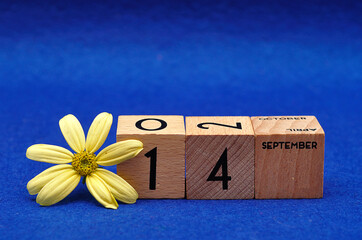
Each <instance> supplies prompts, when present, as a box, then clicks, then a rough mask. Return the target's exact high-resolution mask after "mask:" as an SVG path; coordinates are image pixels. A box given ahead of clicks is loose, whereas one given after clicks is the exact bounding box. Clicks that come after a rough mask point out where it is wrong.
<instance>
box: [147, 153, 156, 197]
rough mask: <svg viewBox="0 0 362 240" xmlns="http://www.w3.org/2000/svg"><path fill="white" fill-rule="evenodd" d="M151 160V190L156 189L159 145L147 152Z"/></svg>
mask: <svg viewBox="0 0 362 240" xmlns="http://www.w3.org/2000/svg"><path fill="white" fill-rule="evenodd" d="M145 156H146V157H148V158H151V160H150V186H149V188H150V190H156V162H157V147H155V148H154V149H152V150H151V151H149V152H147V153H146V154H145Z"/></svg>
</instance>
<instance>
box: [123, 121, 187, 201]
mask: <svg viewBox="0 0 362 240" xmlns="http://www.w3.org/2000/svg"><path fill="white" fill-rule="evenodd" d="M127 139H137V140H140V141H142V142H143V146H144V149H143V150H142V152H140V153H139V154H138V155H137V156H136V157H135V158H132V159H130V160H128V161H125V162H123V163H120V164H118V166H117V174H118V175H120V176H121V177H123V178H124V179H125V180H126V181H128V182H129V183H130V184H131V185H132V186H133V187H134V188H135V189H136V190H137V192H138V194H139V197H140V198H184V197H185V125H184V118H183V116H119V117H118V127H117V141H122V140H127Z"/></svg>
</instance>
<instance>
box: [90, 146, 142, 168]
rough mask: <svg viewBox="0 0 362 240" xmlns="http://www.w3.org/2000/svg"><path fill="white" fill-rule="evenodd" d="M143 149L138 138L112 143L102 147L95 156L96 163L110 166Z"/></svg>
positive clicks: (133, 155)
mask: <svg viewBox="0 0 362 240" xmlns="http://www.w3.org/2000/svg"><path fill="white" fill-rule="evenodd" d="M142 150H143V143H142V142H140V141H138V140H126V141H121V142H117V143H114V144H112V145H109V146H108V147H106V148H105V149H103V150H102V151H101V152H100V153H99V154H98V156H97V158H96V160H97V163H98V164H100V165H103V166H112V165H116V164H119V163H121V162H123V161H126V160H128V159H130V158H133V157H135V156H137V154H138V153H139V152H141V151H142Z"/></svg>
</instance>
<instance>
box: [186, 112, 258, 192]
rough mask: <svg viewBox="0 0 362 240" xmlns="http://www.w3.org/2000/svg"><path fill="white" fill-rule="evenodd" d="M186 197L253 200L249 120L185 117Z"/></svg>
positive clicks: (251, 131)
mask: <svg viewBox="0 0 362 240" xmlns="http://www.w3.org/2000/svg"><path fill="white" fill-rule="evenodd" d="M186 197H187V198H188V199H250V198H254V131H253V127H252V124H251V120H250V117H186Z"/></svg>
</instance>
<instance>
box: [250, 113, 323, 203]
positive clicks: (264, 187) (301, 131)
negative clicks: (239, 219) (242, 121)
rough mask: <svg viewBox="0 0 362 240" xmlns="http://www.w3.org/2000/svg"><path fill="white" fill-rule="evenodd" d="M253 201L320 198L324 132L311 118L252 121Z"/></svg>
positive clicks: (279, 118) (321, 195)
mask: <svg viewBox="0 0 362 240" xmlns="http://www.w3.org/2000/svg"><path fill="white" fill-rule="evenodd" d="M251 119H252V123H253V127H254V131H255V198H257V199H268V198H322V197H323V162H324V131H323V129H322V127H321V126H320V124H319V123H318V120H317V119H316V118H315V117H314V116H284V117H278V116H277V117H252V118H251Z"/></svg>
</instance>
